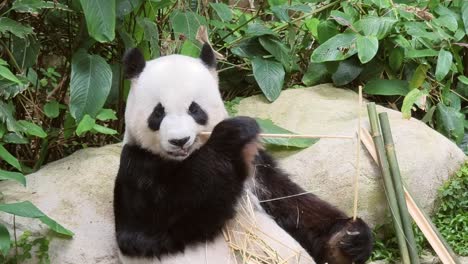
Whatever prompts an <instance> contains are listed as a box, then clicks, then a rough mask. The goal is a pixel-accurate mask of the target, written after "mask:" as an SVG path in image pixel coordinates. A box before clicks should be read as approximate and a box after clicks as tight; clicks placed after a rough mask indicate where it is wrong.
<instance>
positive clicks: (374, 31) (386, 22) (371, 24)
mask: <svg viewBox="0 0 468 264" xmlns="http://www.w3.org/2000/svg"><path fill="white" fill-rule="evenodd" d="M396 22H397V20H396V19H393V18H389V17H367V18H363V19H361V20H358V21H357V22H356V23H355V24H354V27H355V28H356V30H358V31H361V32H362V33H363V34H364V35H366V36H374V37H377V39H379V40H380V39H383V38H384V37H385V36H386V35H387V34H388V33H390V31H391V30H392V29H393V25H394V24H395V23H396Z"/></svg>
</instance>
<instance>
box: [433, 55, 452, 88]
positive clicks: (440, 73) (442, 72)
mask: <svg viewBox="0 0 468 264" xmlns="http://www.w3.org/2000/svg"><path fill="white" fill-rule="evenodd" d="M452 59H453V57H452V53H450V52H448V51H446V50H443V49H441V50H440V51H439V56H438V57H437V68H436V72H435V76H436V78H437V80H438V81H441V80H443V79H444V78H445V76H446V75H447V73H448V72H449V71H450V66H451V65H452Z"/></svg>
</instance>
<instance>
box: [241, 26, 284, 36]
mask: <svg viewBox="0 0 468 264" xmlns="http://www.w3.org/2000/svg"><path fill="white" fill-rule="evenodd" d="M245 34H246V35H247V36H249V37H259V36H264V35H276V34H275V32H273V30H271V29H270V28H268V27H266V26H265V25H263V24H260V23H251V24H249V25H248V26H247V30H246V31H245Z"/></svg>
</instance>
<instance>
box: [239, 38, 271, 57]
mask: <svg viewBox="0 0 468 264" xmlns="http://www.w3.org/2000/svg"><path fill="white" fill-rule="evenodd" d="M231 52H232V53H233V54H235V55H237V56H239V57H243V58H250V59H253V58H254V57H262V56H265V55H268V52H267V51H266V50H265V49H264V48H263V47H262V45H261V44H260V42H259V40H258V38H249V39H246V40H244V41H241V42H240V43H239V44H238V45H237V46H234V47H233V48H232V49H231Z"/></svg>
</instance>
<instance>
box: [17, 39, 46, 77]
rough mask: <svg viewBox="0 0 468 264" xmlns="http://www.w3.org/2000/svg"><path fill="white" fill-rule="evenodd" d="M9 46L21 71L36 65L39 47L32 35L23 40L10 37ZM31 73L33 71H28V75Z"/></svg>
mask: <svg viewBox="0 0 468 264" xmlns="http://www.w3.org/2000/svg"><path fill="white" fill-rule="evenodd" d="M10 45H11V52H12V53H13V56H14V57H15V60H16V62H17V63H18V66H19V67H20V68H21V69H26V68H29V67H32V66H34V65H35V64H36V63H37V57H38V55H39V51H40V48H41V46H40V44H39V41H38V40H37V39H36V37H35V36H34V35H29V36H27V37H25V38H23V39H21V38H18V37H16V36H12V37H11V41H10ZM31 72H33V71H32V70H28V75H29V74H30V73H31ZM33 83H35V82H33Z"/></svg>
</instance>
